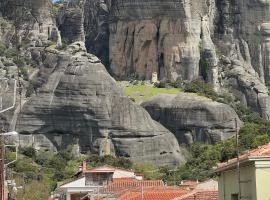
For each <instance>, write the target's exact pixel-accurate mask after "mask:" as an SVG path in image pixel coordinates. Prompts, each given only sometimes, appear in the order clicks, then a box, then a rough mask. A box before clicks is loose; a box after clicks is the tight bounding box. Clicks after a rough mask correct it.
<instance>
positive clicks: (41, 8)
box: [0, 0, 61, 46]
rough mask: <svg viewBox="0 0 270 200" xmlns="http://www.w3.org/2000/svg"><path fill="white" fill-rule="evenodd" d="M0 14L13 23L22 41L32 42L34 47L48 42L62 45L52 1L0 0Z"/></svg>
mask: <svg viewBox="0 0 270 200" xmlns="http://www.w3.org/2000/svg"><path fill="white" fill-rule="evenodd" d="M0 12H1V14H2V16H4V17H7V18H8V19H10V20H12V21H13V24H14V25H15V26H16V29H17V31H18V32H19V34H18V35H19V36H20V40H21V39H27V41H32V43H33V44H32V45H33V46H34V45H35V46H42V45H44V43H45V44H46V43H47V42H48V40H52V41H54V42H56V43H59V44H60V43H61V38H60V33H59V32H58V29H57V26H56V22H55V18H54V16H53V14H52V3H51V2H50V1H48V0H39V1H35V0H27V1H26V0H0Z"/></svg>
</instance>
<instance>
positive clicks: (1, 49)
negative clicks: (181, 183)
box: [0, 42, 7, 56]
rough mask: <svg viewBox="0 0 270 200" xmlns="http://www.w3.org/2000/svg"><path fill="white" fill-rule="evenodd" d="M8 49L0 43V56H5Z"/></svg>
mask: <svg viewBox="0 0 270 200" xmlns="http://www.w3.org/2000/svg"><path fill="white" fill-rule="evenodd" d="M6 49H7V47H6V45H5V44H3V43H2V42H0V56H3V55H4V54H5V51H6Z"/></svg>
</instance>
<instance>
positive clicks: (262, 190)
mask: <svg viewBox="0 0 270 200" xmlns="http://www.w3.org/2000/svg"><path fill="white" fill-rule="evenodd" d="M255 166H256V189H257V200H270V161H257V162H256V163H255Z"/></svg>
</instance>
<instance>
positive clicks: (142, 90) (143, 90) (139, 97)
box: [124, 84, 180, 103]
mask: <svg viewBox="0 0 270 200" xmlns="http://www.w3.org/2000/svg"><path fill="white" fill-rule="evenodd" d="M124 93H125V95H126V96H127V97H129V98H130V99H132V100H133V101H135V102H136V103H141V102H142V101H145V100H148V99H150V98H151V97H153V96H156V95H159V94H179V93H180V89H179V88H155V87H152V86H150V85H140V84H138V85H129V86H126V87H125V88H124Z"/></svg>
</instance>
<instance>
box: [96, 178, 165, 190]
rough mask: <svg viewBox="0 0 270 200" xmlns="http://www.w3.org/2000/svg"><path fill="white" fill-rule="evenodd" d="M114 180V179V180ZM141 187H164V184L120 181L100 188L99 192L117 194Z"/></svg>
mask: <svg viewBox="0 0 270 200" xmlns="http://www.w3.org/2000/svg"><path fill="white" fill-rule="evenodd" d="M114 180H115V179H114ZM142 185H143V187H144V188H146V187H164V183H163V181H161V180H143V181H137V180H134V179H133V180H129V179H128V180H126V181H124V180H123V179H122V180H120V181H114V182H112V183H110V184H109V185H108V186H106V187H104V188H101V189H100V191H99V192H104V193H110V192H119V191H123V190H127V189H136V188H140V187H141V186H142Z"/></svg>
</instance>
